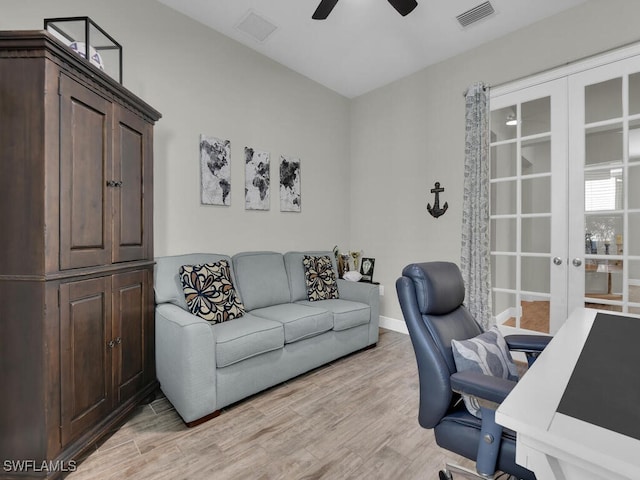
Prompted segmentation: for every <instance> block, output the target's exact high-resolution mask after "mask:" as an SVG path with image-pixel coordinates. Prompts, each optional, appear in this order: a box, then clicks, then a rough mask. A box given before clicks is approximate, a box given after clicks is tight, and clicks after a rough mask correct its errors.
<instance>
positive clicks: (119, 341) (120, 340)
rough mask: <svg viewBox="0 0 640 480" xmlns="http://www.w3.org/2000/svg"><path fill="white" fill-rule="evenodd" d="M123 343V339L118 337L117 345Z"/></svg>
mask: <svg viewBox="0 0 640 480" xmlns="http://www.w3.org/2000/svg"><path fill="white" fill-rule="evenodd" d="M121 343H122V339H121V338H120V337H118V338H116V345H120V344H121Z"/></svg>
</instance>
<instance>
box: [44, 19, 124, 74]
mask: <svg viewBox="0 0 640 480" xmlns="http://www.w3.org/2000/svg"><path fill="white" fill-rule="evenodd" d="M44 29H45V30H46V31H48V32H49V33H51V34H52V35H53V36H54V37H56V38H57V39H58V40H60V41H61V42H62V43H64V44H65V45H67V46H68V47H69V48H70V49H71V50H73V51H74V52H76V53H77V54H78V55H80V56H81V57H83V58H84V59H85V60H87V62H89V63H90V64H91V65H93V66H95V67H97V68H99V69H100V70H103V71H104V72H106V73H107V74H108V75H109V76H110V77H112V78H114V79H116V80H117V81H118V82H120V83H122V46H121V45H120V44H119V43H118V42H116V41H115V40H114V39H113V37H112V36H111V35H109V34H108V33H107V32H105V31H104V30H103V29H102V28H100V27H99V26H98V25H97V24H96V23H95V22H94V21H93V20H91V19H90V18H89V17H64V18H45V20H44ZM87 45H88V46H89V47H88V50H89V52H87Z"/></svg>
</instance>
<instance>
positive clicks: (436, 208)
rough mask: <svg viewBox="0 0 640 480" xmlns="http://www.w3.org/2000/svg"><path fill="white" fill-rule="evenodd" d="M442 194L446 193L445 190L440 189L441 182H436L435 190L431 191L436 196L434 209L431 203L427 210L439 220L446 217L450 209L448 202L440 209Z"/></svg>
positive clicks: (428, 204)
mask: <svg viewBox="0 0 640 480" xmlns="http://www.w3.org/2000/svg"><path fill="white" fill-rule="evenodd" d="M442 192H444V188H442V187H440V182H436V183H435V184H434V188H432V189H431V193H434V194H435V199H434V201H433V207H432V206H431V204H430V203H427V210H428V211H429V213H430V214H431V216H432V217H433V218H438V217H439V216H441V215H444V212H446V211H447V208H449V204H448V203H447V202H444V205H443V206H442V208H440V194H441V193H442Z"/></svg>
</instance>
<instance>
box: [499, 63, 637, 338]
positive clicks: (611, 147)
mask: <svg viewBox="0 0 640 480" xmlns="http://www.w3.org/2000/svg"><path fill="white" fill-rule="evenodd" d="M491 110H492V112H491V239H492V240H491V247H492V252H491V258H492V283H493V291H492V299H493V311H494V314H495V315H496V321H497V322H498V323H500V324H503V325H507V326H513V327H516V328H523V329H527V330H535V331H541V332H546V333H555V332H556V331H557V330H558V328H560V326H561V325H562V324H563V323H564V320H565V319H566V318H567V316H568V314H569V313H570V312H571V311H572V310H573V309H575V308H576V307H579V306H587V307H592V308H599V309H607V310H614V311H620V312H628V313H632V314H640V55H638V54H636V55H635V56H629V57H628V58H623V59H620V58H619V59H616V60H615V61H606V59H603V60H602V61H601V62H600V64H599V65H596V66H594V65H593V61H591V62H590V63H588V64H586V63H585V65H584V66H583V68H582V69H580V67H579V66H578V67H574V70H573V71H572V72H569V73H564V74H556V76H555V78H554V79H552V80H547V81H539V82H535V81H532V82H530V86H527V87H524V88H519V89H511V91H508V92H506V93H504V94H498V95H495V96H494V95H492V97H491Z"/></svg>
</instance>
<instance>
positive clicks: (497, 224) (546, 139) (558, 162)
mask: <svg viewBox="0 0 640 480" xmlns="http://www.w3.org/2000/svg"><path fill="white" fill-rule="evenodd" d="M491 109H492V112H491V167H490V170H491V220H490V221H491V265H492V272H491V277H492V284H493V292H492V300H493V312H494V314H495V315H496V320H497V322H498V323H500V324H504V325H508V326H512V327H516V328H525V329H529V330H537V331H542V332H549V331H554V330H556V329H557V328H559V325H561V323H562V321H563V320H564V319H565V318H566V311H567V304H566V300H567V295H566V292H567V282H566V275H567V267H566V263H565V262H564V261H563V260H562V259H564V258H566V257H567V246H568V243H567V242H568V236H567V230H568V228H567V222H566V218H567V197H566V194H567V181H568V180H567V133H566V122H567V99H566V79H559V80H555V81H551V82H546V83H544V84H541V85H536V86H532V87H529V88H526V89H523V90H518V91H516V92H513V93H510V94H506V95H502V96H499V97H496V98H494V97H492V98H491ZM525 321H526V324H525Z"/></svg>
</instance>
